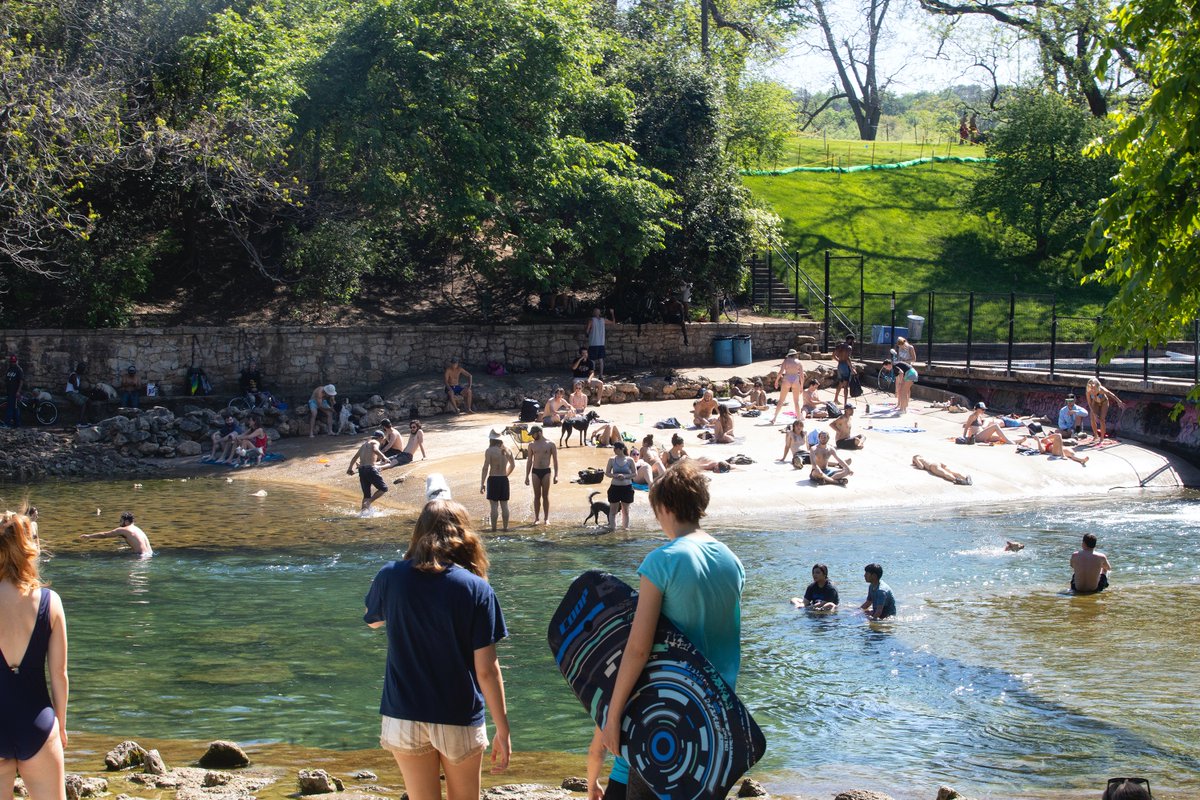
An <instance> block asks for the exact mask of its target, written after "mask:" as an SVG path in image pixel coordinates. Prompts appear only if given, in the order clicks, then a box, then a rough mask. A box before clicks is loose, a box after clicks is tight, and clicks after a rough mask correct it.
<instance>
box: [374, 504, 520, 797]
mask: <svg viewBox="0 0 1200 800" xmlns="http://www.w3.org/2000/svg"><path fill="white" fill-rule="evenodd" d="M487 569H488V557H487V553H486V551H485V550H484V546H483V540H482V539H480V538H479V535H478V534H476V533H475V531H474V530H472V528H471V518H470V515H469V514H468V513H467V510H466V509H465V508H463V507H462V506H461V505H460V504H458V503H456V502H454V501H452V500H434V501H432V502H430V503H427V504H426V505H425V508H424V510H423V511H422V512H421V516H420V517H419V518H418V519H417V524H416V527H415V529H414V530H413V535H412V541H411V542H410V544H409V546H408V552H407V553H405V555H404V560H402V561H391V562H388V564H387V565H386V566H385V567H384V568H383V569H381V570H380V571H379V574H378V575H376V576H375V581H374V582H373V583H372V584H371V589H370V591H369V592H368V593H367V599H366V606H367V612H366V614H365V616H364V617H363V619H364V620H365V621H366V623H367V624H368V625H369V626H371V627H372V628H378V627H379V626H381V625H384V624H386V625H387V634H388V656H387V672H386V673H385V676H384V684H383V700H382V702H381V703H380V712H381V713H382V714H383V730H382V733H381V734H380V744H381V745H382V746H383V747H384V748H385V749H387V750H390V751H391V752H392V755H393V756H394V757H395V758H396V764H397V765H399V767H400V772H401V773H402V774H403V775H404V788H405V789H406V790H407V791H408V796H409V797H410V798H412V800H434V799H435V798H440V797H441V795H442V789H441V784H440V781H439V775H440V774H444V775H445V776H446V796H447V797H448V798H449V800H478V798H479V785H480V770H481V767H482V763H483V751H484V750H485V749H487V743H488V740H487V730H486V727H485V725H484V713H483V711H484V704H485V701H486V705H487V708H488V710H489V711H491V713H492V721H493V722H494V723H495V725H496V736H495V738H494V739H493V740H492V771H493V772H499V771H502V770H504V769H506V768H507V767H508V759H509V754H510V753H511V751H512V742H511V740H510V738H509V729H508V714H507V710H506V707H505V703H504V681H503V679H502V678H501V675H500V662H499V661H498V659H497V658H496V642H498V641H500V640H501V639H503V638H504V637H505V636H507V635H508V631H507V629H506V628H505V626H504V615H503V614H502V613H501V611H500V603H499V602H498V601H497V600H496V594H495V592H493V591H492V587H491V586H490V585H489V584H488V582H487Z"/></svg>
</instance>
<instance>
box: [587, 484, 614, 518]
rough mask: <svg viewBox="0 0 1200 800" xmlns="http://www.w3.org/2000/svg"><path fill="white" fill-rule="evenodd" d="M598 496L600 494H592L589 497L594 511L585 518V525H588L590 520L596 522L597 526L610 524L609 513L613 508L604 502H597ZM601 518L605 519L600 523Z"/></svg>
mask: <svg viewBox="0 0 1200 800" xmlns="http://www.w3.org/2000/svg"><path fill="white" fill-rule="evenodd" d="M598 494H600V493H599V492H592V493H591V494H589V495H588V503H590V504H591V506H592V510H591V511H589V512H588V515H587V516H586V517H584V518H583V524H584V525H587V523H588V520H595V521H596V524H597V525H607V524H608V512H609V511H610V508H611V507H610V506H609V505H608V503H606V502H604V501H603V500H597V499H596V495H598ZM601 517H604V521H603V522H601V521H600V518H601Z"/></svg>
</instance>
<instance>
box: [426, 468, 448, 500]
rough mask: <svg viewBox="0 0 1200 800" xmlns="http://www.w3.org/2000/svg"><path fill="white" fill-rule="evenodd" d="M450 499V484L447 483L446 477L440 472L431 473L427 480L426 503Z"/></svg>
mask: <svg viewBox="0 0 1200 800" xmlns="http://www.w3.org/2000/svg"><path fill="white" fill-rule="evenodd" d="M449 499H450V484H448V483H446V476H444V475H442V473H440V472H431V473H429V475H428V476H427V477H426V478H425V502H427V503H428V502H432V501H434V500H449Z"/></svg>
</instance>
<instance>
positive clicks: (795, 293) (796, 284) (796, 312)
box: [792, 253, 800, 319]
mask: <svg viewBox="0 0 1200 800" xmlns="http://www.w3.org/2000/svg"><path fill="white" fill-rule="evenodd" d="M792 297H793V298H795V301H794V302H793V303H792V319H800V254H799V253H796V260H795V261H793V262H792Z"/></svg>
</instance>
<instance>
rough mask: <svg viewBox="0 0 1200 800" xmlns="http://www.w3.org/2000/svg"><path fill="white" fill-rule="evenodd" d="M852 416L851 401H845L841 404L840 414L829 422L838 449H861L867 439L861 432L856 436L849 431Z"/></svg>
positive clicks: (852, 407)
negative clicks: (844, 403)
mask: <svg viewBox="0 0 1200 800" xmlns="http://www.w3.org/2000/svg"><path fill="white" fill-rule="evenodd" d="M853 416H854V406H853V405H852V404H851V403H846V405H844V406H842V415H841V416H840V417H838V418H837V419H835V420H834V421H833V422H831V423H829V427H830V428H833V432H834V434H836V435H835V436H834V440H833V441H834V444H836V445H837V449H838V450H862V448H863V445H864V444H865V443H866V441H867V437H865V436H863V435H862V434H861V433H860V434H858V435H857V436H855V435H853V434H851V433H850V418H851V417H853Z"/></svg>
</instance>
